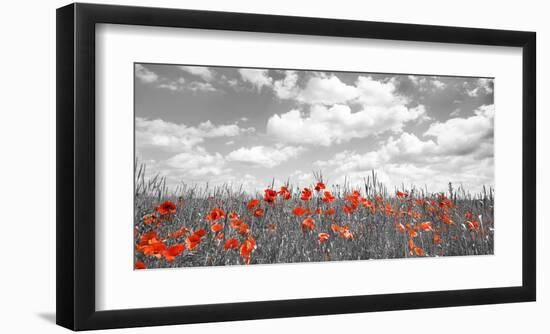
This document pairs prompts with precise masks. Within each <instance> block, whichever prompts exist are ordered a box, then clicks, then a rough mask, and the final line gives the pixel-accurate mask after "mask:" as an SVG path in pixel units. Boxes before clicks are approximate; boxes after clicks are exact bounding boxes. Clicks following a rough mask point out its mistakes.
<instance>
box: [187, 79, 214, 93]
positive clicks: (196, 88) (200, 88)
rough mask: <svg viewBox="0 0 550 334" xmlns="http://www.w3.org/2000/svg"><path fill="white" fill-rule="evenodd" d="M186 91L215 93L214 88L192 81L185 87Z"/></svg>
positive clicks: (208, 84)
mask: <svg viewBox="0 0 550 334" xmlns="http://www.w3.org/2000/svg"><path fill="white" fill-rule="evenodd" d="M186 88H187V89H189V90H191V91H193V92H215V91H216V88H214V86H212V85H211V84H210V83H208V82H198V81H193V82H191V83H190V84H188V85H187V86H186Z"/></svg>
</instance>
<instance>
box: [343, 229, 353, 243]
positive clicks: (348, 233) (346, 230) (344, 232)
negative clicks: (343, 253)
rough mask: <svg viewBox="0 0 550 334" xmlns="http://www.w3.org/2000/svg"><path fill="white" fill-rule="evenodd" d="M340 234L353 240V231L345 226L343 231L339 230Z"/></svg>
mask: <svg viewBox="0 0 550 334" xmlns="http://www.w3.org/2000/svg"><path fill="white" fill-rule="evenodd" d="M340 234H341V235H342V236H343V237H344V238H345V239H347V240H353V233H351V232H350V231H349V229H348V228H347V227H345V228H344V230H343V231H340Z"/></svg>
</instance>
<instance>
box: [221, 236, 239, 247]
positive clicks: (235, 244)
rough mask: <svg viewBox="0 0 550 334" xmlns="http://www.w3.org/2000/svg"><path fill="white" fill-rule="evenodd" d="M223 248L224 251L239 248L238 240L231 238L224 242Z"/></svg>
mask: <svg viewBox="0 0 550 334" xmlns="http://www.w3.org/2000/svg"><path fill="white" fill-rule="evenodd" d="M223 248H225V249H237V248H239V240H237V239H235V238H231V239H229V240H227V241H226V242H225V244H224V245H223Z"/></svg>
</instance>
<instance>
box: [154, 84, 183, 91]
mask: <svg viewBox="0 0 550 334" xmlns="http://www.w3.org/2000/svg"><path fill="white" fill-rule="evenodd" d="M158 87H159V88H164V89H168V90H171V91H173V92H175V91H177V90H179V89H180V87H179V86H178V85H177V84H176V83H175V82H170V83H163V84H159V85H158Z"/></svg>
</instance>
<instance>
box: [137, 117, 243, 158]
mask: <svg viewBox="0 0 550 334" xmlns="http://www.w3.org/2000/svg"><path fill="white" fill-rule="evenodd" d="M249 131H253V129H252V128H248V129H242V128H240V127H239V126H237V125H236V124H228V125H214V124H213V123H212V122H210V121H206V122H202V123H200V124H199V125H198V126H196V127H194V126H187V125H185V124H176V123H171V122H167V121H164V120H161V119H156V120H149V119H146V118H142V117H136V125H135V133H136V146H137V148H138V149H139V148H142V147H158V148H162V149H165V150H168V151H176V152H177V151H185V150H189V149H191V148H192V147H193V146H195V145H197V144H199V143H201V142H203V141H204V139H205V138H215V137H235V136H238V135H239V134H241V133H243V132H249Z"/></svg>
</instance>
